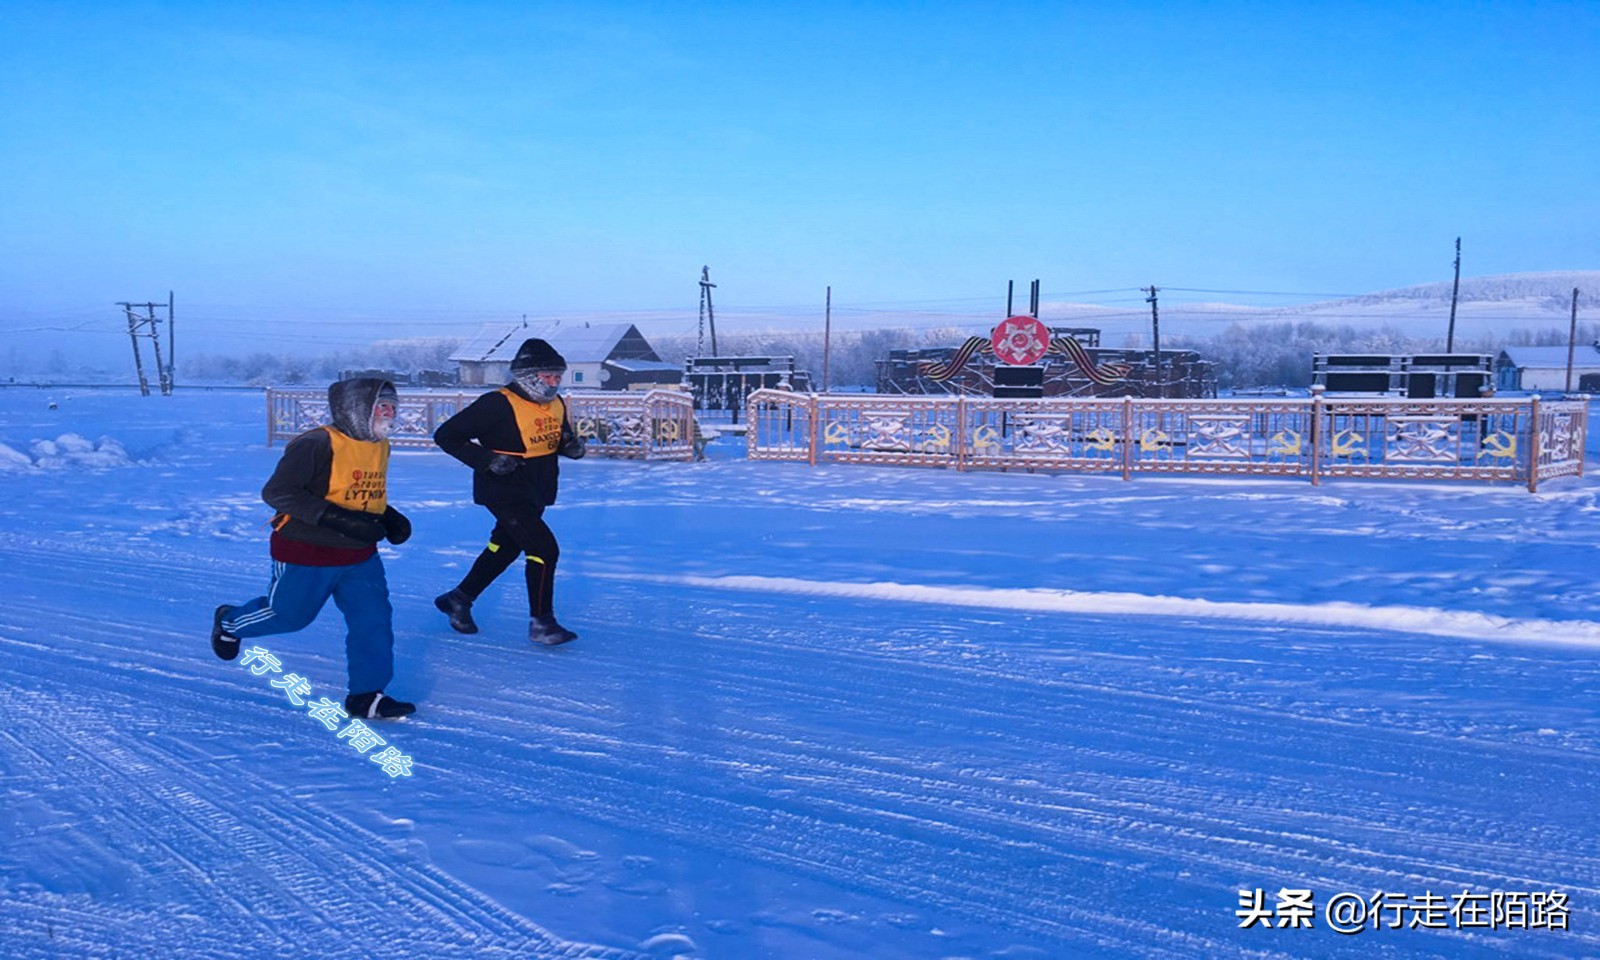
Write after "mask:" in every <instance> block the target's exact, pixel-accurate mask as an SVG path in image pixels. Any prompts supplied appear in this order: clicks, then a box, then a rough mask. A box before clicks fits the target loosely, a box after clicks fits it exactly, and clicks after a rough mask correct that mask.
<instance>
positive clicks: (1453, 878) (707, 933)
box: [0, 388, 1600, 960]
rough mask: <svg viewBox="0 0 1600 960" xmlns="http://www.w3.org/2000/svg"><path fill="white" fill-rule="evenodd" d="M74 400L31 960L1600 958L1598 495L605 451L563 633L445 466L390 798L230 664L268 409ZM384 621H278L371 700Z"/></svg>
mask: <svg viewBox="0 0 1600 960" xmlns="http://www.w3.org/2000/svg"><path fill="white" fill-rule="evenodd" d="M50 400H52V401H54V402H55V406H54V408H52V407H51V406H50V404H49V403H47V400H46V396H45V394H44V393H42V392H40V391H35V390H27V389H8V390H0V488H3V489H4V490H5V492H6V496H5V497H4V498H3V499H0V521H3V522H0V570H3V571H4V573H3V580H0V583H3V585H4V596H5V601H4V603H3V604H0V664H3V669H0V716H3V717H4V722H3V723H0V956H3V957H6V958H8V960H9V958H18V960H32V958H40V960H43V958H50V960H55V958H101V957H130V958H131V957H140V958H143V957H176V958H191V957H194V958H201V957H204V958H210V957H217V958H223V957H228V958H237V957H272V958H280V957H281V958H300V957H318V958H457V957H459V958H491V960H493V958H507V960H510V958H545V957H616V958H634V957H642V958H666V957H685V958H703V960H716V958H727V960H749V958H797V960H844V958H862V957H871V958H1007V960H1018V958H1064V957H1106V958H1121V957H1163V958H1201V957H1205V958H1228V957H1241V958H1243V957H1249V958H1272V957H1282V958H1290V957H1372V956H1378V957H1384V956H1390V957H1450V958H1456V957H1483V958H1489V957H1551V958H1555V957H1579V956H1594V955H1600V839H1597V831H1596V828H1595V824H1596V823H1600V790H1597V789H1596V784H1597V783H1600V711H1597V704H1600V666H1597V657H1600V614H1597V611H1596V602H1595V587H1594V583H1593V577H1594V569H1595V556H1596V546H1597V544H1600V501H1597V492H1600V485H1597V484H1596V483H1595V482H1593V481H1592V480H1590V479H1588V478H1584V479H1567V480H1562V481H1558V482H1555V483H1551V484H1549V485H1547V486H1546V487H1545V488H1543V489H1541V491H1540V492H1539V493H1538V494H1529V493H1528V492H1527V490H1526V489H1524V488H1521V487H1512V486H1468V485H1446V484H1408V483H1404V482H1357V481H1330V482H1328V483H1325V484H1323V485H1321V486H1312V485H1310V484H1308V483H1305V482H1302V481H1296V480H1262V481H1241V480H1198V479H1152V478H1140V479H1137V480H1134V481H1132V482H1124V481H1121V480H1119V479H1115V478H1107V477H1083V476H1070V475H1035V474H1026V473H1013V474H998V473H971V474H964V473H954V472H947V471H934V470H918V469H892V468H869V467H859V466H828V467H818V468H813V467H808V466H805V465H789V464H772V463H750V462H747V461H745V460H743V459H742V458H741V457H740V456H739V454H738V448H737V447H736V446H735V444H736V443H737V441H736V440H735V439H733V438H729V437H724V438H722V439H721V440H719V441H717V443H715V444H713V446H712V448H711V450H712V459H711V460H710V461H709V462H706V463H699V464H683V463H633V462H620V461H608V460H602V459H598V458H590V459H586V460H584V461H581V462H578V463H568V464H567V465H566V466H565V467H564V470H563V477H562V481H563V482H562V494H561V502H560V503H559V504H557V505H556V506H555V507H554V508H553V509H552V510H551V511H550V512H549V514H548V517H549V520H550V522H551V524H552V526H553V527H554V528H555V530H556V532H557V533H558V535H559V536H560V537H561V540H562V547H563V554H562V560H561V578H562V579H561V582H560V584H559V590H558V594H557V610H558V612H559V613H560V615H561V618H562V620H563V621H564V622H565V623H567V624H568V625H569V626H571V627H573V628H574V629H576V630H578V631H579V632H580V633H581V635H582V638H581V639H580V640H579V641H577V642H576V643H572V644H569V645H567V646H564V647H559V648H549V649H547V648H538V649H531V648H529V646H528V644H527V642H526V639H525V630H526V609H525V601H524V599H523V595H522V585H521V581H520V578H518V577H517V576H516V571H515V570H513V571H512V573H510V574H508V575H507V576H506V577H505V578H503V579H502V581H501V582H499V583H497V584H495V585H494V587H492V588H491V589H490V591H489V592H488V593H486V594H485V595H484V597H483V598H482V599H481V600H480V602H479V603H478V605H477V608H476V610H475V613H476V615H477V618H478V621H479V623H480V624H481V625H482V627H483V630H482V632H481V633H479V634H476V635H473V636H462V635H458V634H455V633H452V632H451V631H450V630H449V628H448V626H447V625H446V623H445V619H444V617H443V616H442V615H440V614H439V613H438V612H437V611H436V610H434V608H433V605H432V598H433V597H434V596H435V595H436V594H438V593H441V592H443V591H444V590H445V589H447V588H449V587H450V586H453V585H454V584H455V582H456V581H457V580H458V579H459V577H460V576H461V575H462V574H463V572H464V571H465V568H466V566H467V565H468V564H470V563H471V560H472V557H473V556H475V555H476V553H477V552H478V550H479V549H480V547H481V546H482V544H483V542H484V540H485V538H486V536H487V533H488V530H489V526H490V524H489V522H488V515H487V514H486V513H485V512H484V511H483V510H482V509H481V508H478V507H475V506H474V505H473V504H472V503H471V502H470V495H469V492H468V490H469V487H468V482H469V477H468V473H467V471H466V469H465V468H464V467H462V466H460V465H459V464H458V463H456V462H455V461H454V460H451V459H450V458H448V457H446V456H445V455H444V454H442V453H439V452H436V451H427V452H422V451H417V452H397V454H396V456H395V458H394V462H393V464H392V466H391V476H390V491H391V497H392V502H394V503H395V504H396V505H398V506H399V507H400V508H401V509H402V510H405V511H406V512H407V513H408V514H409V515H410V516H411V518H412V520H413V521H414V523H415V527H416V534H415V536H414V537H413V539H412V540H411V541H410V542H408V543H406V544H404V545H402V546H399V547H385V548H384V551H383V553H384V559H385V563H386V565H387V567H388V571H389V580H390V587H391V590H392V592H393V599H394V605H395V627H396V634H397V654H398V665H397V679H396V680H395V682H394V684H393V685H392V686H391V688H390V689H391V692H392V693H394V694H395V695H397V696H401V697H404V698H406V699H412V700H415V701H416V702H417V703H418V712H417V714H416V715H415V716H414V717H411V718H409V719H407V720H404V721H401V722H396V723H388V724H382V725H378V726H375V727H374V729H375V730H376V732H377V733H378V734H380V735H381V736H382V737H383V738H384V739H385V741H386V742H387V744H388V745H389V746H392V747H394V748H395V749H396V750H397V751H398V752H399V753H401V754H403V755H405V756H406V757H409V758H410V759H411V760H412V761H413V764H412V766H411V768H410V775H409V776H390V775H388V774H387V773H386V772H385V770H384V769H383V768H382V766H381V765H380V764H377V763H373V762H370V760H371V759H372V754H364V753H362V752H359V751H358V750H357V749H355V747H354V746H353V744H352V742H351V740H350V739H346V738H341V737H340V736H339V735H338V734H337V733H335V732H333V731H330V730H328V729H326V728H324V726H323V725H322V724H321V723H320V722H318V721H317V720H316V719H314V718H312V717H311V716H309V715H308V713H307V710H306V708H304V707H297V706H295V705H294V704H292V703H291V702H290V700H289V698H288V697H287V695H286V692H285V690H284V689H282V688H279V687H275V686H273V684H272V681H273V680H276V679H281V676H280V675H274V674H260V675H258V674H256V673H254V672H252V668H251V666H250V665H247V664H245V663H243V662H242V661H234V662H232V663H224V662H222V661H219V660H217V659H215V658H214V657H213V656H212V655H211V653H210V650H209V645H208V643H207V631H208V629H209V624H210V619H211V610H212V608H213V607H215V606H216V605H217V604H219V603H225V602H226V603H238V602H242V601H243V600H246V599H248V598H250V597H252V596H255V595H256V594H258V593H260V592H262V590H263V589H264V588H265V586H266V582H267V574H268V569H269V566H268V558H267V550H266V537H267V528H266V526H265V521H266V520H267V519H268V515H269V511H268V510H267V508H266V507H265V506H264V505H263V504H262V503H261V502H260V500H259V498H258V491H259V489H260V486H261V484H262V482H263V481H264V480H265V479H266V477H267V475H268V474H269V473H270V472H271V470H272V467H273V464H274V463H275V462H276V460H277V456H278V454H279V450H277V449H268V448H267V447H266V446H265V443H264V401H263V398H262V396H261V395H260V394H259V393H247V392H220V391H219V392H202V391H185V390H182V389H181V388H180V392H179V394H178V395H177V396H173V397H149V398H141V397H138V396H136V395H134V394H133V393H131V392H129V391H84V392H81V393H78V394H74V395H70V396H61V395H59V394H58V395H55V396H52V397H50ZM88 437H96V438H100V439H97V440H94V441H90V440H87V439H85V438H88ZM342 638H343V628H342V622H341V620H340V618H339V616H338V614H337V611H336V610H334V609H333V608H332V606H331V605H330V607H329V608H328V609H327V610H325V611H324V612H323V614H322V616H321V618H320V619H319V620H318V621H317V622H316V623H315V624H314V625H313V626H312V627H310V628H309V629H307V630H305V631H303V632H301V633H298V634H292V635H285V636H277V637H266V638H262V639H261V640H259V641H255V643H256V644H257V645H259V646H260V647H262V648H264V649H265V650H266V651H269V652H270V654H271V656H273V657H275V658H277V660H278V661H279V662H281V664H282V669H283V671H284V673H289V672H293V673H297V674H299V675H300V676H301V677H303V678H305V679H306V680H307V681H308V682H309V684H310V685H311V687H312V694H311V696H312V697H319V696H330V697H332V698H334V699H336V700H337V699H340V698H342V695H343V693H344V660H343V652H342ZM247 646H249V644H247ZM258 663H259V661H258ZM373 753H374V754H375V753H376V751H374V752H373ZM1255 891H1261V892H1262V897H1263V900H1262V902H1263V903H1264V905H1265V909H1266V910H1268V911H1275V910H1276V909H1277V905H1278V904H1280V903H1281V902H1284V901H1282V900H1281V899H1280V891H1291V892H1292V891H1309V892H1310V895H1311V897H1312V898H1313V902H1314V904H1315V911H1314V914H1313V915H1312V916H1311V917H1310V918H1309V923H1310V926H1309V928H1305V927H1296V926H1294V925H1293V922H1294V921H1293V920H1292V916H1291V914H1292V911H1290V910H1289V909H1287V908H1285V909H1284V910H1283V911H1282V912H1281V913H1279V914H1277V915H1276V916H1275V917H1271V918H1269V919H1268V920H1267V921H1265V922H1255V923H1250V924H1249V925H1248V926H1246V925H1245V924H1246V923H1247V918H1246V917H1242V914H1248V913H1249V912H1250V911H1249V908H1250V907H1251V905H1252V903H1251V897H1252V895H1253V893H1254V892H1255ZM1346 895H1354V896H1356V897H1358V898H1361V899H1362V900H1363V901H1364V902H1367V903H1369V904H1376V905H1377V906H1376V908H1375V911H1374V912H1375V914H1376V916H1377V919H1376V920H1375V921H1372V922H1367V923H1365V924H1364V925H1362V926H1360V927H1359V928H1358V930H1357V932H1354V933H1343V934H1342V933H1339V932H1335V930H1334V929H1333V926H1332V924H1331V923H1330V922H1329V918H1328V917H1327V916H1326V914H1325V912H1324V908H1325V907H1326V906H1327V905H1328V904H1329V903H1330V902H1333V901H1334V900H1336V898H1338V897H1340V896H1346ZM1430 897H1438V898H1441V902H1443V903H1445V904H1446V905H1448V904H1450V903H1455V904H1456V910H1455V911H1454V912H1452V911H1451V910H1448V909H1447V910H1445V911H1444V912H1443V913H1442V914H1430V913H1429V912H1428V911H1427V910H1426V909H1425V907H1426V905H1427V904H1430V903H1432V902H1433V901H1431V900H1429V899H1427V898H1430ZM1480 898H1481V899H1480ZM1384 904H1388V905H1389V907H1388V908H1387V909H1388V912H1387V913H1385V912H1383V911H1384V909H1385V908H1384ZM1474 904H1483V905H1486V906H1487V905H1490V904H1492V905H1493V906H1494V909H1495V910H1497V911H1498V913H1495V912H1491V913H1490V914H1487V915H1476V914H1474V913H1472V912H1471V910H1470V909H1466V910H1463V909H1462V907H1463V905H1467V906H1468V907H1469V908H1470V906H1471V905H1474ZM1558 905H1559V907H1560V909H1559V910H1557V909H1555V908H1556V907H1557V906H1558ZM1519 911H1520V912H1519ZM1530 912H1531V914H1532V915H1531V916H1530ZM1395 917H1399V918H1400V919H1401V920H1403V921H1404V922H1403V923H1402V924H1401V927H1400V928H1399V929H1396V928H1394V927H1392V926H1391V925H1390V924H1389V922H1388V921H1389V920H1391V919H1393V918H1395ZM1441 918H1442V919H1441ZM1491 919H1492V921H1493V922H1492V923H1491V922H1487V921H1488V920H1491ZM1434 920H1438V921H1439V922H1437V923H1435V922H1431V921H1434ZM1473 920H1477V921H1479V922H1476V923H1473V922H1468V921H1473Z"/></svg>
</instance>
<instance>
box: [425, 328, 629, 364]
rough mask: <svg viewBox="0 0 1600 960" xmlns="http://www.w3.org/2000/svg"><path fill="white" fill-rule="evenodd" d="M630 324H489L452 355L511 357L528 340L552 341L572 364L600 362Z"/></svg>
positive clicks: (460, 357)
mask: <svg viewBox="0 0 1600 960" xmlns="http://www.w3.org/2000/svg"><path fill="white" fill-rule="evenodd" d="M632 327H633V325H632V324H630V323H596V322H594V321H584V320H579V321H566V322H563V321H561V320H553V321H546V322H543V323H529V324H526V325H524V324H522V323H486V324H484V325H483V326H482V327H480V328H479V330H478V332H477V334H476V335H474V336H473V337H472V339H470V340H468V341H466V342H465V343H463V344H462V345H461V346H460V348H459V349H457V350H456V351H455V352H454V353H452V354H451V355H450V359H451V361H453V362H460V361H462V360H477V361H484V360H510V359H511V358H512V357H514V356H516V354H517V348H518V347H520V346H521V345H522V342H523V341H524V340H527V339H528V338H530V337H538V338H540V339H542V340H547V341H549V343H550V345H551V346H553V347H555V348H556V351H557V352H558V353H560V354H561V355H562V356H563V357H565V358H566V361H567V362H568V363H598V362H600V361H601V360H604V359H605V358H606V357H607V356H609V355H610V353H611V351H612V349H613V348H615V347H616V345H617V341H619V340H621V339H622V338H623V337H625V336H627V334H628V331H629V330H630V329H632Z"/></svg>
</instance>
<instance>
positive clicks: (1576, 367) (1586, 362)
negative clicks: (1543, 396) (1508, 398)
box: [1494, 343, 1600, 393]
mask: <svg viewBox="0 0 1600 960" xmlns="http://www.w3.org/2000/svg"><path fill="white" fill-rule="evenodd" d="M1494 367H1495V382H1496V383H1497V384H1499V387H1500V389H1502V390H1542V391H1545V392H1549V391H1552V390H1554V391H1557V392H1560V391H1563V390H1565V389H1566V388H1567V348H1566V347H1506V348H1505V349H1504V350H1501V351H1500V355H1499V357H1497V358H1496V359H1495V364H1494ZM1572 389H1573V391H1574V392H1579V393H1600V343H1581V344H1578V345H1577V346H1576V347H1575V348H1573V350H1572Z"/></svg>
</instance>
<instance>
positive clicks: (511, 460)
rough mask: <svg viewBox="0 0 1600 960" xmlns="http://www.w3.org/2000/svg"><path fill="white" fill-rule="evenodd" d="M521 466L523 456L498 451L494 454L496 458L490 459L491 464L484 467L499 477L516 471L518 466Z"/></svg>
mask: <svg viewBox="0 0 1600 960" xmlns="http://www.w3.org/2000/svg"><path fill="white" fill-rule="evenodd" d="M520 466H522V458H521V457H513V456H511V455H509V454H505V453H497V454H495V455H494V459H493V460H490V461H489V465H488V466H487V467H484V469H485V470H487V471H489V472H490V473H492V474H494V475H495V476H497V477H504V476H507V475H509V474H513V473H516V472H517V468H518V467H520Z"/></svg>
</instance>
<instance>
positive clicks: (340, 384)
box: [328, 377, 400, 443]
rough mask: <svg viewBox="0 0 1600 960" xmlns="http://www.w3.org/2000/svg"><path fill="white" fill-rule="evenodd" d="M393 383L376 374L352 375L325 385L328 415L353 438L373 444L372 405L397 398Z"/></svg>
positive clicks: (334, 424) (343, 431)
mask: <svg viewBox="0 0 1600 960" xmlns="http://www.w3.org/2000/svg"><path fill="white" fill-rule="evenodd" d="M399 397H400V395H399V393H398V392H396V390H395V388H394V384H392V383H390V382H389V381H387V380H383V379H380V378H378V377H351V378H350V379H349V380H339V381H336V382H335V383H333V384H332V385H330V386H329V387H328V414H329V417H330V418H331V419H332V420H333V426H334V428H335V429H337V430H338V431H339V432H340V433H342V434H344V435H345V436H347V437H349V438H350V439H352V440H364V441H366V442H367V443H374V442H376V441H377V440H378V438H377V437H375V436H373V434H372V408H373V406H375V405H376V404H377V402H378V401H379V400H388V401H389V402H390V403H395V402H397V401H398V400H399Z"/></svg>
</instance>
